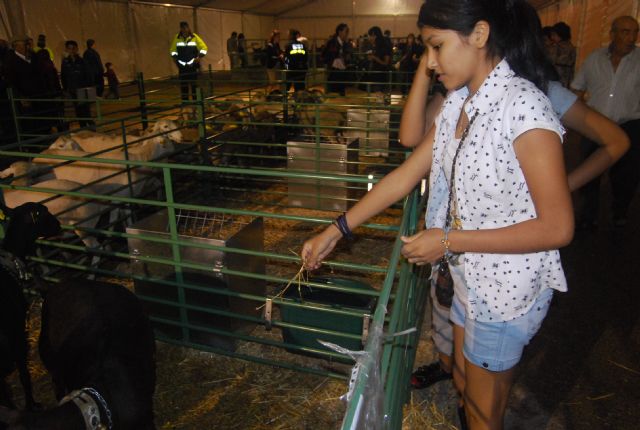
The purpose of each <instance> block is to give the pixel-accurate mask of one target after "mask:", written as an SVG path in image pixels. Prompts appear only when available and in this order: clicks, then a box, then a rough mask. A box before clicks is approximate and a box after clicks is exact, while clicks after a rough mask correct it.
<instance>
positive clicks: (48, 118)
mask: <svg viewBox="0 0 640 430" xmlns="http://www.w3.org/2000/svg"><path fill="white" fill-rule="evenodd" d="M34 61H35V67H36V71H37V73H38V74H39V75H40V77H41V78H42V84H43V87H42V89H43V92H42V98H43V99H47V101H41V102H40V103H39V105H40V109H39V113H38V116H41V117H45V118H43V119H41V123H42V125H43V129H44V130H47V131H50V130H51V127H53V126H55V127H56V129H57V131H62V130H64V128H65V127H64V101H63V99H62V97H63V94H62V87H61V86H60V79H59V78H58V70H57V69H56V66H55V64H54V63H53V61H51V57H50V53H49V52H48V51H47V50H45V49H40V50H38V52H36V53H35V54H34Z"/></svg>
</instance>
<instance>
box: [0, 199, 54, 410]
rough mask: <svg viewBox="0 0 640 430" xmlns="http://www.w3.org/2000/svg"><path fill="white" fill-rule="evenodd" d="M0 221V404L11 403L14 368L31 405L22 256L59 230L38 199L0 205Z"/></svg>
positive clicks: (9, 404) (32, 405)
mask: <svg viewBox="0 0 640 430" xmlns="http://www.w3.org/2000/svg"><path fill="white" fill-rule="evenodd" d="M0 221H8V222H7V223H6V224H7V227H6V234H5V237H4V240H3V241H2V248H1V250H0V405H1V406H7V407H10V408H13V407H15V406H14V404H13V401H12V396H11V391H10V389H9V386H8V385H7V383H6V381H5V378H6V377H7V376H8V375H9V374H11V373H12V372H13V371H14V370H15V369H16V368H17V369H18V372H19V374H20V382H21V383H22V387H23V389H24V393H25V406H26V408H27V409H33V408H34V405H35V402H34V399H33V393H32V389H31V377H30V375H29V370H28V369H27V354H28V343H27V337H26V333H25V320H26V315H27V302H26V300H25V298H24V295H23V293H22V287H23V282H24V281H25V278H26V272H25V270H24V262H23V259H24V257H26V256H27V255H29V254H32V253H33V251H34V249H35V242H36V239H37V238H38V237H45V236H53V235H57V234H59V233H60V223H59V222H58V220H57V219H56V218H55V217H54V216H53V215H51V214H50V213H49V211H48V210H47V208H46V207H45V206H44V205H41V204H39V203H25V204H24V205H21V206H19V207H17V208H15V209H7V208H0Z"/></svg>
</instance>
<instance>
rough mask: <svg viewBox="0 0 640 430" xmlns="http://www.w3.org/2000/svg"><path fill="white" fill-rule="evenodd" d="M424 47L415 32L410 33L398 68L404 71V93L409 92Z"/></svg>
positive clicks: (401, 71)
mask: <svg viewBox="0 0 640 430" xmlns="http://www.w3.org/2000/svg"><path fill="white" fill-rule="evenodd" d="M423 49H424V48H423V47H422V46H420V45H418V44H417V43H416V36H415V35H414V34H413V33H409V35H408V36H407V43H406V44H405V45H404V47H403V51H402V58H400V67H399V68H398V69H399V70H400V73H402V76H401V77H402V80H401V82H402V94H407V93H408V92H409V88H410V86H411V82H413V77H414V76H415V74H416V69H417V68H418V63H420V56H421V55H422V52H423Z"/></svg>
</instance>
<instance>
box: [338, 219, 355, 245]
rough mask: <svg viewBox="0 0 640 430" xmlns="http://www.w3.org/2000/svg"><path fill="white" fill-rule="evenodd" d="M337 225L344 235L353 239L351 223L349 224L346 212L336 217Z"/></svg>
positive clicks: (348, 238)
mask: <svg viewBox="0 0 640 430" xmlns="http://www.w3.org/2000/svg"><path fill="white" fill-rule="evenodd" d="M334 224H335V226H336V227H338V230H340V233H342V236H344V237H345V238H346V239H347V240H353V233H352V232H351V229H349V224H347V217H346V216H345V214H342V215H340V216H339V217H338V218H336V220H335V222H334Z"/></svg>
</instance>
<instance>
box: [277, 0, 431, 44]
mask: <svg viewBox="0 0 640 430" xmlns="http://www.w3.org/2000/svg"><path fill="white" fill-rule="evenodd" d="M422 2H423V0H355V1H344V0H316V1H313V2H310V3H309V4H307V5H305V6H302V7H299V8H295V9H292V10H290V11H289V12H287V13H284V14H282V15H280V16H278V17H277V19H276V26H277V27H278V28H279V29H280V31H282V32H286V31H288V29H289V28H296V29H298V30H300V31H301V32H302V33H303V34H304V35H305V36H307V37H308V38H318V39H325V38H327V37H328V36H330V35H332V34H333V33H334V32H335V28H336V25H338V24H339V23H341V22H344V23H346V24H348V25H349V27H350V28H351V37H356V36H361V35H363V34H364V33H366V32H367V30H369V28H371V27H372V26H374V25H377V26H379V27H380V28H381V29H382V30H383V31H384V30H387V29H388V30H390V31H391V35H392V36H393V37H404V36H406V35H407V34H409V33H417V32H418V28H417V26H416V22H417V21H418V10H419V9H420V6H421V5H422Z"/></svg>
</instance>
